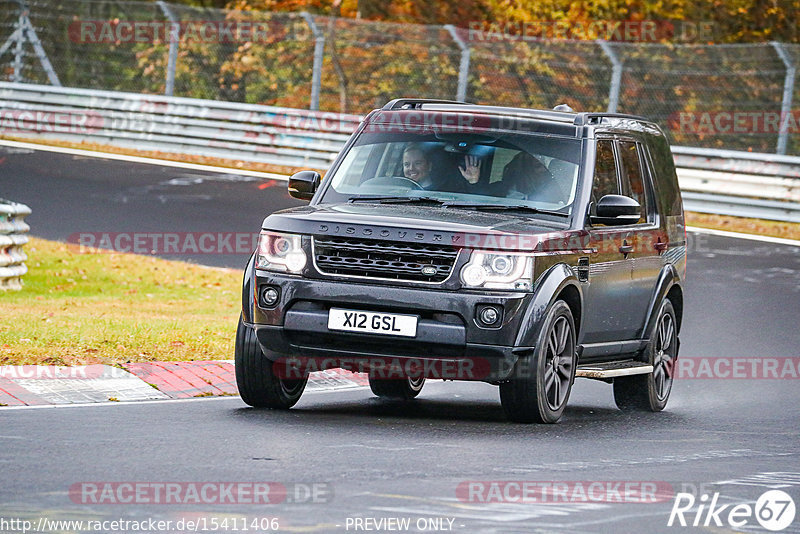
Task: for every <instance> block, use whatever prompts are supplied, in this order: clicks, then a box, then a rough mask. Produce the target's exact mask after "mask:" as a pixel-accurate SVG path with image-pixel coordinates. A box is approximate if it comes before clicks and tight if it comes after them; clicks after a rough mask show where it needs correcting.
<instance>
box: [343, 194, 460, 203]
mask: <svg viewBox="0 0 800 534" xmlns="http://www.w3.org/2000/svg"><path fill="white" fill-rule="evenodd" d="M347 202H350V203H355V202H377V203H379V204H423V203H430V202H433V203H434V204H444V203H445V202H446V201H445V200H441V199H439V198H435V197H400V196H397V197H353V198H350V199H348V200H347Z"/></svg>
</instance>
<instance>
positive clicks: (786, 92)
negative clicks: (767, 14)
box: [770, 41, 797, 154]
mask: <svg viewBox="0 0 800 534" xmlns="http://www.w3.org/2000/svg"><path fill="white" fill-rule="evenodd" d="M770 44H771V45H772V47H773V48H774V49H775V52H776V53H777V54H778V57H780V58H781V61H783V65H784V66H785V67H786V78H784V80H783V98H782V99H781V122H780V124H781V126H780V131H779V133H778V146H777V148H776V150H775V151H776V152H777V153H778V154H786V145H787V143H788V140H789V122H788V121H787V120H786V118H787V117H788V115H789V113H791V112H792V96H793V94H794V79H795V74H796V73H797V69H796V68H795V66H794V63H792V59H791V58H790V57H789V54H787V53H786V50H785V49H784V48H783V45H782V44H781V43H778V42H776V41H772V42H771V43H770Z"/></svg>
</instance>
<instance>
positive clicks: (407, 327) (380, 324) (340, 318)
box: [328, 308, 417, 337]
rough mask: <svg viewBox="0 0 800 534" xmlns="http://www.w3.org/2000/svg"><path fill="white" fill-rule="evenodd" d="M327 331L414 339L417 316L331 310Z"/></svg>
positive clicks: (339, 309)
mask: <svg viewBox="0 0 800 534" xmlns="http://www.w3.org/2000/svg"><path fill="white" fill-rule="evenodd" d="M328 329H329V330H345V331H347V332H363V333H366V334H383V335H389V336H405V337H414V336H416V335H417V316H416V315H401V314H399V313H379V312H368V311H358V310H343V309H341V308H331V311H330V313H328Z"/></svg>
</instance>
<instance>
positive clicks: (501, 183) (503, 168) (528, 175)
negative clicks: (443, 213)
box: [320, 130, 581, 215]
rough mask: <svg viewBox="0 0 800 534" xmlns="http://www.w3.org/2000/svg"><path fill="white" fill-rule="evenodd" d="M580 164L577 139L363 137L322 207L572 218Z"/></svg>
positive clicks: (420, 135)
mask: <svg viewBox="0 0 800 534" xmlns="http://www.w3.org/2000/svg"><path fill="white" fill-rule="evenodd" d="M580 158H581V145H580V142H579V141H578V140H576V139H567V138H560V137H550V136H543V135H536V134H521V133H516V132H514V133H512V132H503V131H487V132H481V133H458V132H448V131H446V130H443V131H439V132H423V133H420V132H411V131H399V132H398V131H394V132H390V133H387V132H365V133H362V134H361V135H360V136H359V137H358V139H357V140H356V142H355V144H354V145H353V146H352V147H351V148H350V150H349V151H348V153H347V155H346V157H345V158H344V161H343V162H342V164H341V165H340V166H339V167H338V169H337V170H336V171H335V173H334V174H333V176H332V177H331V178H330V182H329V186H328V187H327V189H326V190H325V192H324V195H323V197H322V198H321V200H320V202H322V203H333V202H345V201H369V200H370V198H375V200H376V201H377V200H383V201H386V200H387V199H388V200H392V199H395V198H396V199H397V200H398V201H402V200H404V199H414V198H418V197H424V198H426V199H434V200H441V201H446V205H448V206H470V205H473V206H483V205H492V206H498V207H501V208H502V207H503V206H508V209H515V208H520V207H522V208H531V209H530V210H529V211H531V212H535V211H536V210H541V211H550V212H553V211H557V212H559V213H560V214H564V215H569V214H570V212H571V208H572V203H573V201H574V199H575V191H576V186H577V181H578V180H577V179H578V167H579V162H580Z"/></svg>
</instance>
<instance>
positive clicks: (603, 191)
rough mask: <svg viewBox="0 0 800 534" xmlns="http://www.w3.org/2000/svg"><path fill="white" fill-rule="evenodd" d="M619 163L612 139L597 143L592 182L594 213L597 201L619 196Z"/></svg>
mask: <svg viewBox="0 0 800 534" xmlns="http://www.w3.org/2000/svg"><path fill="white" fill-rule="evenodd" d="M618 194H620V193H619V185H618V182H617V162H616V160H615V159H614V143H613V142H612V141H611V140H610V139H601V140H599V141H597V156H596V160H595V164H594V181H593V182H592V213H594V212H595V209H596V206H597V201H598V200H600V199H601V198H603V197H604V196H605V195H618Z"/></svg>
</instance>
